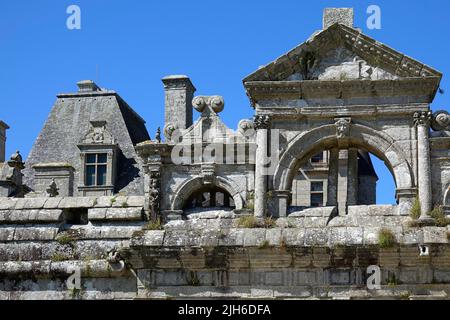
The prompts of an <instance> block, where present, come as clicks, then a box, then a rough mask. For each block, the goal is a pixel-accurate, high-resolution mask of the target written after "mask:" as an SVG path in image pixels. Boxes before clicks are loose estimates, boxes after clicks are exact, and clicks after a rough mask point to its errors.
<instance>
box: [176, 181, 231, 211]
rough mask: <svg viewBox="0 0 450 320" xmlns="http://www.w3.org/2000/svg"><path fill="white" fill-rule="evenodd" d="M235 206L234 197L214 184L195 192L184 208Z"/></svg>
mask: <svg viewBox="0 0 450 320" xmlns="http://www.w3.org/2000/svg"><path fill="white" fill-rule="evenodd" d="M234 207H235V204H234V200H233V197H232V196H231V195H230V194H229V193H228V192H227V191H225V190H224V189H222V188H218V187H214V186H212V187H204V188H202V189H200V190H198V191H197V192H194V193H193V194H192V195H191V196H190V197H189V198H188V200H187V201H186V203H185V206H184V209H194V208H234Z"/></svg>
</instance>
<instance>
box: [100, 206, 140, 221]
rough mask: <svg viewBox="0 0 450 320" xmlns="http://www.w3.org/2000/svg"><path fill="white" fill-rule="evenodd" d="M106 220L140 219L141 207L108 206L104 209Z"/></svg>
mask: <svg viewBox="0 0 450 320" xmlns="http://www.w3.org/2000/svg"><path fill="white" fill-rule="evenodd" d="M106 219H107V220H115V221H118V220H125V221H142V220H143V211H142V208H108V209H107V211H106Z"/></svg>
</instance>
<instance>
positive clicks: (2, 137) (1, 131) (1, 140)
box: [0, 120, 9, 162]
mask: <svg viewBox="0 0 450 320" xmlns="http://www.w3.org/2000/svg"><path fill="white" fill-rule="evenodd" d="M7 129H9V127H8V125H7V124H6V123H4V122H3V121H1V120H0V162H5V158H6V157H5V153H6V130H7Z"/></svg>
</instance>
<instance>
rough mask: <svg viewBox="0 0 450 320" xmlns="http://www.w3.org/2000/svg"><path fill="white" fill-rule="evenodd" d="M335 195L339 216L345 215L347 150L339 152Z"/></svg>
mask: <svg viewBox="0 0 450 320" xmlns="http://www.w3.org/2000/svg"><path fill="white" fill-rule="evenodd" d="M337 194H338V210H339V215H346V214H347V201H348V198H347V196H348V150H340V151H339V176H338V192H337Z"/></svg>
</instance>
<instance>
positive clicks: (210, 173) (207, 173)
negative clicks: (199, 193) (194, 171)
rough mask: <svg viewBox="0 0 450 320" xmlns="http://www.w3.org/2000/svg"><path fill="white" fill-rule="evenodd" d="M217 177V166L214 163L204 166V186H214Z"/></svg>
mask: <svg viewBox="0 0 450 320" xmlns="http://www.w3.org/2000/svg"><path fill="white" fill-rule="evenodd" d="M215 176H216V165H215V164H214V163H203V164H202V177H203V183H204V184H212V183H213V182H214V178H215Z"/></svg>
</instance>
